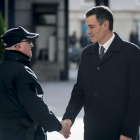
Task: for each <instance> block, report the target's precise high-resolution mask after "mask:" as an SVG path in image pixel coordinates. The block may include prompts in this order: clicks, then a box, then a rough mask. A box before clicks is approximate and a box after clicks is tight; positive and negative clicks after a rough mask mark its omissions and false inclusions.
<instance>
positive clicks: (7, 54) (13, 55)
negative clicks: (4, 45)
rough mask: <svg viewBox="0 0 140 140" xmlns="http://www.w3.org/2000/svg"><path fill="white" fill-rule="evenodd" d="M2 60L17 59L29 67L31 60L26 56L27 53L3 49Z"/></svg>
mask: <svg viewBox="0 0 140 140" xmlns="http://www.w3.org/2000/svg"><path fill="white" fill-rule="evenodd" d="M4 60H13V61H17V62H20V63H22V64H24V65H26V66H29V67H30V62H31V59H30V57H28V56H27V55H25V54H23V53H21V52H19V51H15V50H5V51H4Z"/></svg>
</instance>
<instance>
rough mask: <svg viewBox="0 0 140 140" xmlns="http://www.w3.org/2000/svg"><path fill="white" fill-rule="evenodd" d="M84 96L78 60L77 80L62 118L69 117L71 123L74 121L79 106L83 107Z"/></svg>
mask: <svg viewBox="0 0 140 140" xmlns="http://www.w3.org/2000/svg"><path fill="white" fill-rule="evenodd" d="M84 97H85V94H84V85H83V78H82V62H80V65H79V69H78V76H77V82H76V84H75V85H74V87H73V90H72V93H71V98H70V101H69V103H68V106H67V108H66V112H65V114H64V116H63V120H64V119H70V120H71V121H72V123H74V120H75V118H76V116H77V115H78V113H79V112H80V110H81V108H82V107H83V103H84Z"/></svg>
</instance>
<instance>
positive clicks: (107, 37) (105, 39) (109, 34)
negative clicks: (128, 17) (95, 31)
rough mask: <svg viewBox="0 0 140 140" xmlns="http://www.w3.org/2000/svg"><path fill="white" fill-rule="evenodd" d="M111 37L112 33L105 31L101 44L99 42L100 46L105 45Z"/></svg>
mask: <svg viewBox="0 0 140 140" xmlns="http://www.w3.org/2000/svg"><path fill="white" fill-rule="evenodd" d="M112 36H113V32H112V31H106V32H105V34H104V36H103V40H102V41H101V42H99V43H100V44H101V45H103V44H105V43H106V42H107V41H108V40H109V39H110V38H111V37H112Z"/></svg>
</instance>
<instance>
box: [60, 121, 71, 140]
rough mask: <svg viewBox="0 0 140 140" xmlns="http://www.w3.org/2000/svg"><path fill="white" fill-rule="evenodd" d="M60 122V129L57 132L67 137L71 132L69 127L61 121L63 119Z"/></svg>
mask: <svg viewBox="0 0 140 140" xmlns="http://www.w3.org/2000/svg"><path fill="white" fill-rule="evenodd" d="M61 124H62V129H61V131H60V132H59V133H60V134H62V135H63V136H64V137H65V138H66V139H67V138H68V137H69V135H70V134H71V133H70V129H69V128H68V127H67V126H66V125H65V124H64V123H63V121H61Z"/></svg>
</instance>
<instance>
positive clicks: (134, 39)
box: [129, 31, 140, 47]
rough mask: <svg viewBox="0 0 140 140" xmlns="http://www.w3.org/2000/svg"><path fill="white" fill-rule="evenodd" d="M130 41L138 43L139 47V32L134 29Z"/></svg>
mask: <svg viewBox="0 0 140 140" xmlns="http://www.w3.org/2000/svg"><path fill="white" fill-rule="evenodd" d="M129 41H130V42H132V43H134V44H136V45H137V46H138V47H140V42H139V39H138V33H137V32H134V31H132V32H131V33H130V39H129Z"/></svg>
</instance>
